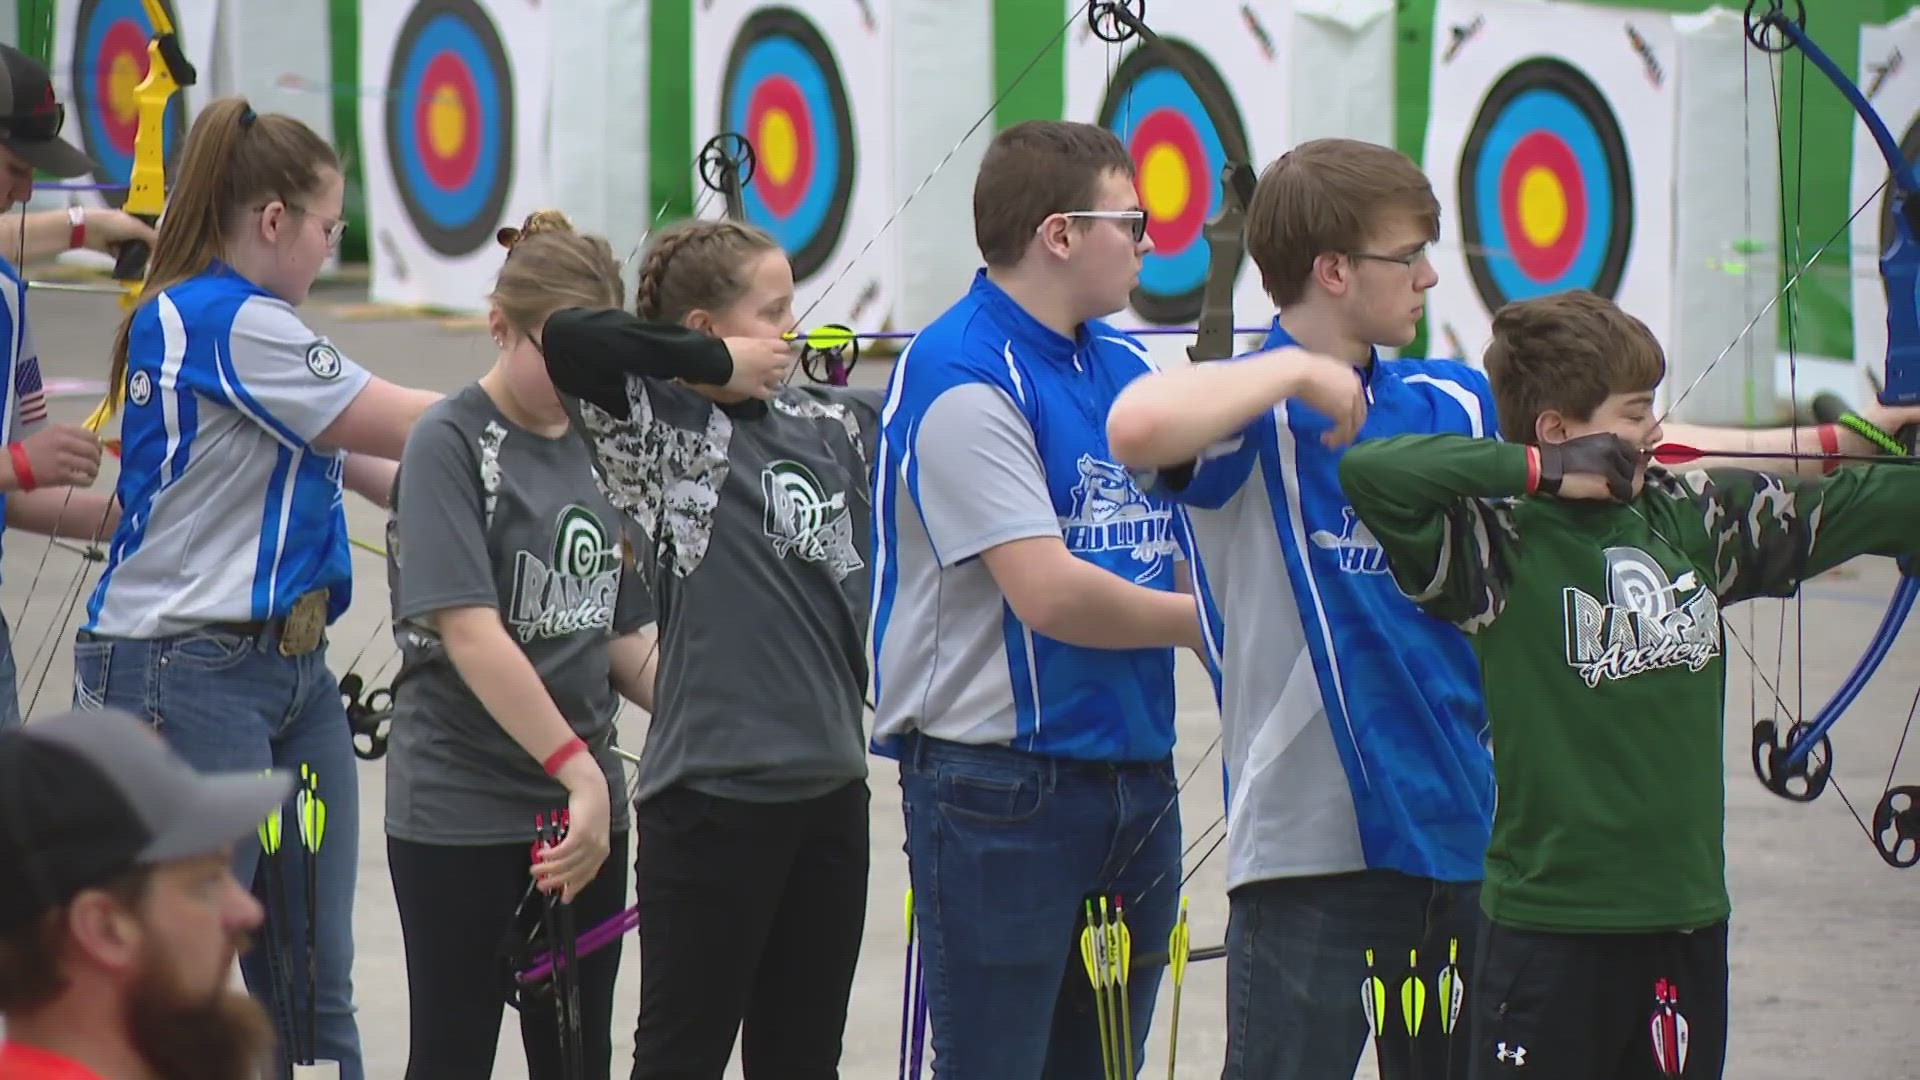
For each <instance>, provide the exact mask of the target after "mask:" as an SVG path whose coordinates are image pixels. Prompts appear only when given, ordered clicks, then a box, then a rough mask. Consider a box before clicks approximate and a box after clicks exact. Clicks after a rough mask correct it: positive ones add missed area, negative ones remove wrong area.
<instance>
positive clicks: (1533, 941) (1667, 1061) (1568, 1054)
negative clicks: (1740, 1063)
mask: <svg viewBox="0 0 1920 1080" xmlns="http://www.w3.org/2000/svg"><path fill="white" fill-rule="evenodd" d="M1469 979H1470V982H1471V985H1470V986H1468V988H1467V1001H1466V1007H1467V1011H1468V1013H1469V1014H1470V1015H1471V1017H1472V1037H1473V1062H1472V1065H1473V1072H1472V1076H1473V1077H1474V1080H1495V1078H1503V1080H1505V1078H1516V1077H1518V1078H1524V1077H1527V1076H1551V1077H1554V1078H1555V1080H1587V1078H1592V1080H1636V1078H1639V1077H1648V1078H1655V1077H1668V1076H1680V1077H1686V1078H1687V1080H1718V1078H1719V1077H1720V1074H1721V1070H1722V1069H1723V1067H1724V1066H1725V1064H1726V1056H1727V924H1726V923H1719V924H1717V925H1714V926H1709V927H1703V928H1702V929H1699V930H1694V931H1691V932H1684V933H1681V932H1675V933H1653V934H1557V933H1544V932H1541V931H1536V930H1522V929H1518V928H1516V927H1511V926H1502V925H1499V924H1497V923H1496V924H1488V923H1487V922H1485V921H1482V923H1481V928H1480V949H1479V961H1478V962H1477V963H1476V964H1475V965H1474V968H1473V971H1472V973H1471V974H1470V975H1469Z"/></svg>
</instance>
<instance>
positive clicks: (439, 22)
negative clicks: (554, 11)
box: [386, 0, 514, 257]
mask: <svg viewBox="0 0 1920 1080" xmlns="http://www.w3.org/2000/svg"><path fill="white" fill-rule="evenodd" d="M436 63H438V64H441V65H445V64H449V63H450V64H452V65H454V66H453V67H452V68H451V69H448V68H446V67H444V66H443V67H441V68H440V71H441V72H442V73H448V72H451V73H453V74H457V75H460V76H463V77H464V81H465V83H466V84H468V85H470V86H471V88H472V97H471V99H458V98H457V99H456V101H455V102H454V103H453V104H454V105H455V106H456V107H457V108H459V109H460V110H461V115H460V116H459V117H458V122H459V125H460V126H459V130H458V133H457V134H458V136H459V138H460V139H461V142H460V143H459V144H458V146H457V150H458V152H459V154H460V156H461V157H463V158H464V157H465V156H467V155H469V154H470V155H471V162H470V164H468V165H467V166H466V167H465V169H464V174H463V175H454V176H448V175H446V173H447V172H448V170H449V168H450V166H447V165H444V164H443V165H441V166H440V167H438V168H436V167H435V166H434V165H433V163H431V162H430V161H429V155H430V154H431V153H432V152H433V151H432V150H431V149H430V148H429V147H427V146H424V145H422V140H423V139H425V138H429V137H430V132H428V131H424V130H422V127H421V111H420V110H421V104H422V102H421V94H422V93H423V92H427V91H432V90H434V89H436V88H435V87H430V86H427V85H426V83H427V80H428V79H429V77H430V76H432V75H433V74H434V70H435V68H434V65H435V64H436ZM388 72H389V79H388V82H389V85H390V86H391V87H392V88H393V89H392V92H391V93H389V94H388V95H387V109H386V145H387V156H388V161H389V168H390V169H391V170H392V172H393V178H394V186H395V187H396V188H398V189H399V193H400V201H401V204H402V205H403V206H404V207H405V208H406V211H407V216H408V218H409V219H410V220H411V222H412V224H413V226H414V229H415V231H416V232H418V233H419V235H420V238H421V240H423V241H424V242H425V243H426V245H427V246H428V247H429V248H432V249H433V250H434V251H436V252H438V253H439V254H441V255H445V256H448V257H457V256H461V255H465V254H468V253H470V252H472V251H474V250H476V249H478V248H479V247H481V246H482V245H483V244H486V243H489V242H491V241H492V240H493V239H494V233H495V231H496V230H497V229H498V228H499V225H500V221H501V214H502V213H503V212H504V211H505V209H506V203H507V190H508V188H509V187H510V186H511V181H512V178H513V154H514V115H513V114H514V100H513V98H514V91H513V73H512V70H511V68H510V67H509V66H508V64H507V56H506V50H505V47H504V45H503V44H502V43H501V40H500V35H499V31H498V30H497V29H496V28H495V27H494V25H493V20H492V19H491V18H489V17H488V15H487V13H486V12H485V11H484V10H482V9H481V7H480V6H479V5H478V4H477V3H475V2H474V0H421V2H420V3H418V4H416V5H415V6H414V8H413V11H412V12H410V13H409V14H408V15H407V20H406V22H405V23H403V24H402V25H401V28H400V32H399V34H398V35H396V37H395V40H394V49H393V62H392V63H391V65H390V66H389V68H388ZM469 107H470V108H471V112H470V113H468V112H467V110H468V109H469ZM427 122H428V123H431V122H432V121H431V119H430V118H429V120H428V121H427ZM436 173H438V174H440V175H436Z"/></svg>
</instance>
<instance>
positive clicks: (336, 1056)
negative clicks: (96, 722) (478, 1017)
mask: <svg viewBox="0 0 1920 1080" xmlns="http://www.w3.org/2000/svg"><path fill="white" fill-rule="evenodd" d="M174 176H175V181H176V182H175V185H174V190H173V193H172V197H171V198H170V199H169V201H168V204H167V212H166V215H165V216H164V217H163V218H162V220H161V223H160V228H159V232H158V239H157V241H156V243H155V244H154V249H153V254H152V257H151V259H150V262H149V276H148V281H147V286H146V288H145V290H144V291H143V292H142V294H141V297H140V301H139V303H138V305H137V306H136V307H135V308H134V309H133V311H132V312H130V313H129V315H128V317H127V319H126V321H125V322H124V323H122V324H121V326H120V331H119V335H118V337H117V339H116V341H115V343H114V349H113V383H112V384H111V385H113V386H114V387H115V389H116V391H118V392H120V393H121V394H122V395H123V396H124V399H125V410H124V415H123V418H122V421H121V462H120V476H119V480H118V485H117V491H116V494H117V496H118V500H119V503H120V506H121V507H122V514H121V517H120V521H119V524H118V527H117V528H116V531H115V533H114V537H113V543H112V546H111V548H110V549H109V552H108V556H107V563H106V568H105V570H104V571H103V573H102V574H101V576H100V581H99V584H98V585H97V586H96V587H95V589H94V591H93V595H92V599H91V601H90V602H89V604H88V606H87V620H86V623H85V624H84V626H83V627H82V629H81V630H80V631H79V632H78V636H77V640H76V642H75V644H74V650H73V654H74V655H73V660H74V698H75V704H76V706H78V707H81V708H99V707H102V706H111V707H115V708H119V709H123V710H125V711H127V712H130V713H132V714H134V715H136V716H143V717H147V718H148V719H149V720H150V721H151V722H152V723H153V725H154V727H155V728H156V729H158V731H159V733H160V734H161V736H162V737H164V738H165V739H166V740H167V741H168V742H169V743H171V744H172V746H173V748H174V749H175V750H176V751H178V752H179V753H180V754H181V755H182V756H183V757H185V758H186V759H187V760H188V761H190V762H192V763H193V764H194V765H195V766H197V767H199V768H202V769H214V770H230V769H240V768H251V769H267V768H278V769H285V770H288V771H298V770H299V769H300V768H301V767H303V766H305V767H307V768H308V769H309V770H310V771H311V772H312V773H313V774H314V775H315V776H316V777H317V778H318V780H317V787H316V790H317V794H318V795H319V797H320V799H321V800H322V801H323V802H324V803H325V805H326V807H327V819H328V820H327V825H326V832H325V834H324V836H323V840H322V843H321V845H320V850H319V853H318V859H317V867H318V868H317V870H316V871H315V872H314V874H313V877H314V881H313V883H312V885H311V886H309V884H308V882H307V874H306V867H305V863H304V860H303V859H302V858H300V857H299V850H300V849H299V846H298V841H297V839H293V840H292V841H291V842H290V843H289V844H288V845H287V847H288V848H289V849H290V853H291V854H292V856H293V857H291V858H289V857H287V856H288V854H289V853H288V852H283V853H282V856H281V858H280V860H279V861H280V865H281V870H282V873H283V874H284V875H285V886H286V888H285V890H284V894H285V899H286V902H287V909H286V910H280V909H278V906H277V905H276V906H275V908H274V909H270V911H269V919H270V920H272V921H274V922H275V923H277V924H278V925H277V926H276V932H282V933H291V932H293V930H292V928H304V927H306V926H307V925H308V924H307V920H308V919H309V918H310V917H311V918H313V919H314V920H315V923H314V925H315V927H316V929H317V934H318V940H317V942H316V948H315V951H314V953H313V967H314V971H313V973H312V975H311V976H309V974H308V972H307V970H306V968H307V963H308V951H307V950H306V949H304V948H294V949H288V950H287V952H288V954H289V955H290V957H291V961H292V964H293V971H292V976H293V977H292V978H291V979H290V980H287V982H286V983H283V985H291V986H294V987H297V988H299V990H298V991H297V995H298V997H299V998H300V1000H299V1002H298V1010H297V1012H296V1011H295V1008H294V1007H295V1004H296V1003H295V1002H290V1001H282V1000H279V996H278V995H277V994H276V993H275V992H274V990H273V987H274V981H273V980H271V979H269V978H268V969H267V960H266V957H267V955H268V950H266V949H263V948H261V949H251V950H248V951H247V952H246V954H245V955H244V957H243V959H242V962H241V968H242V971H243V972H244V974H245V977H246V981H247V986H248V988H249V989H250V990H251V991H252V992H253V993H254V995H255V996H256V997H258V998H260V999H261V1001H262V1002H263V1004H264V1005H265V1006H266V1007H267V1009H268V1012H269V1014H270V1015H273V1016H274V1017H275V1018H276V1019H277V1020H278V1021H279V1023H280V1025H281V1035H282V1039H283V1041H286V1040H289V1034H288V1028H289V1025H290V1024H291V1023H292V1021H293V1018H294V1017H295V1016H300V1017H304V1016H305V1015H306V1014H307V1010H308V1009H309V1008H311V1009H312V1010H313V1014H314V1016H315V1020H314V1022H313V1024H314V1027H313V1034H314V1043H313V1046H312V1051H313V1057H315V1058H316V1059H318V1060H321V1061H335V1062H338V1063H339V1068H340V1076H341V1078H342V1080H361V1078H362V1076H363V1075H364V1070H363V1067H362V1063H361V1052H360V1038H359V1034H358V1031H357V1029H356V1026H355V1023H354V1016H353V988H352V981H351V978H350V968H351V966H352V962H353V895H354V887H355V874H356V871H357V867H358V863H359V857H360V843H359V804H360V797H359V789H358V786H357V784H356V780H355V777H356V768H355V759H354V756H353V748H352V743H351V741H350V736H349V733H348V729H347V720H346V714H345V710H344V708H343V706H342V701H341V697H340V692H339V686H338V684H337V682H336V681H335V679H334V676H333V674H332V673H331V672H330V671H329V670H328V667H327V649H326V642H325V630H326V627H327V626H328V625H330V624H331V623H333V622H334V620H336V619H338V618H339V617H340V615H341V614H342V613H343V612H344V611H345V610H346V608H347V604H348V602H349V601H350V600H351V598H352V588H353V568H352V563H351V562H350V560H349V557H348V547H347V527H346V515H345V507H344V504H343V503H342V501H341V499H342V493H343V485H344V487H351V488H352V489H353V490H354V491H356V492H358V493H360V494H361V495H363V496H365V497H367V498H369V499H371V500H373V501H375V502H377V503H384V502H385V501H386V495H387V491H388V488H389V486H390V484H391V481H392V476H393V470H394V467H395V462H394V459H397V458H398V457H399V456H400V451H401V448H402V447H403V446H404V445H405V443H406V438H407V432H408V431H409V430H410V429H411V428H412V426H413V423H414V420H415V419H416V418H417V417H418V416H419V415H420V414H421V412H422V411H423V410H425V408H426V407H427V405H428V404H429V403H431V402H432V401H433V400H434V399H435V396H436V395H433V394H430V393H426V392H424V391H419V390H410V389H406V388H403V387H399V386H395V385H394V384H392V383H389V382H387V381H386V380H384V379H381V378H378V377H376V376H374V375H373V374H371V373H370V372H368V371H367V370H366V369H365V368H363V367H361V366H360V365H359V364H356V363H354V362H353V360H352V359H350V358H348V357H347V356H345V355H344V354H342V353H341V352H340V350H339V349H338V348H336V347H335V346H334V345H333V344H331V343H330V342H328V341H327V340H326V339H325V338H324V337H322V336H321V335H319V334H318V333H315V332H314V331H313V330H312V329H310V328H309V327H307V326H306V324H305V323H303V322H302V321H301V319H300V316H299V315H298V314H296V313H295V308H296V307H297V306H298V305H299V304H300V303H301V302H302V301H304V300H305V299H306V297H307V292H308V290H309V289H310V288H311V287H312V285H313V281H314V278H315V277H316V276H318V274H319V272H320V268H321V266H322V265H323V264H324V263H325V262H326V259H327V254H328V252H329V251H331V250H332V249H333V248H334V246H335V245H337V244H338V243H339V241H340V235H341V233H342V232H343V231H344V230H345V228H346V219H345V218H343V217H342V216H341V213H342V211H341V199H342V193H343V190H344V181H343V178H342V176H341V172H340V165H339V161H338V160H337V159H336V157H335V155H334V152H333V148H332V147H330V146H328V145H327V144H326V142H325V141H323V140H322V139H321V138H320V137H319V136H317V135H316V134H314V132H313V131H312V130H311V129H309V128H308V127H307V126H306V125H304V124H302V123H301V122H300V121H298V120H296V119H294V118H292V117H289V116H282V115H273V114H270V115H260V114H257V113H255V112H254V110H253V108H252V107H251V106H250V105H248V103H247V102H246V100H245V99H244V98H238V97H229V98H222V99H219V100H217V101H214V102H212V103H210V104H208V105H207V106H206V107H205V108H204V109H202V110H201V112H200V114H199V116H198V117H197V118H196V119H195V120H194V123H193V127H192V129H191V130H190V131H189V132H188V134H187V138H186V142H185V145H184V146H183V148H182V150H181V153H180V156H179V159H178V164H177V166H176V168H175V173H174ZM292 820H293V819H292V818H291V817H290V816H289V818H288V821H289V822H291V821H292ZM287 836H288V837H289V838H295V837H296V836H297V834H296V833H294V832H293V831H292V830H288V832H287ZM259 857H260V848H259V846H258V845H256V844H243V845H240V846H239V848H238V850H237V851H236V853H235V860H234V861H235V872H236V874H237V875H238V876H239V878H240V880H241V881H243V882H251V881H252V880H253V878H254V872H255V869H256V866H257V865H258V862H259ZM310 894H312V895H315V896H316V897H317V899H316V902H315V908H316V910H314V911H312V912H309V911H308V910H307V897H308V896H309V895H310ZM290 940H297V939H290ZM309 985H312V986H314V987H316V992H315V993H314V995H313V999H314V1000H313V1001H311V1002H309V1001H308V1000H306V998H307V995H306V992H305V988H306V987H307V986H309ZM300 1027H301V1028H304V1027H305V1023H304V1022H302V1023H301V1024H300ZM282 1049H283V1054H284V1053H287V1052H290V1051H291V1046H288V1045H283V1048H282Z"/></svg>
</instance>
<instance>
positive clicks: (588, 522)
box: [553, 506, 620, 578]
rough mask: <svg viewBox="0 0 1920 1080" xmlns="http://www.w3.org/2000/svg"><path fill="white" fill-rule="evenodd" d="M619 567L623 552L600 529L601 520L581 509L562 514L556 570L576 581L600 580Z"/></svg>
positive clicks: (555, 552)
mask: <svg viewBox="0 0 1920 1080" xmlns="http://www.w3.org/2000/svg"><path fill="white" fill-rule="evenodd" d="M618 565H620V549H619V548H618V547H616V546H615V545H614V544H613V542H612V541H611V539H610V538H609V537H608V536H607V531H606V530H605V529H603V528H601V527H600V519H599V518H596V517H594V516H593V514H592V513H590V512H589V511H587V510H585V509H583V508H582V507H578V506H569V507H567V509H566V510H565V512H563V513H562V514H561V515H560V524H559V528H558V529H557V530H556V532H555V536H554V542H553V568H554V570H555V571H556V572H558V573H561V574H567V575H570V576H572V577H577V578H591V577H597V576H599V575H601V574H605V573H608V572H609V571H611V570H613V569H614V567H616V566H618Z"/></svg>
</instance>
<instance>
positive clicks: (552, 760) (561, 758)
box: [540, 735, 587, 776]
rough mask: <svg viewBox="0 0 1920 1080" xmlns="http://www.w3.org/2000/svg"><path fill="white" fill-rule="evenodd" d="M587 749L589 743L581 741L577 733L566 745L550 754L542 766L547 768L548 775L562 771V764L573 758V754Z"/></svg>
mask: <svg viewBox="0 0 1920 1080" xmlns="http://www.w3.org/2000/svg"><path fill="white" fill-rule="evenodd" d="M586 750H587V744H586V743H585V742H582V741H581V739H580V736H578V735H575V736H574V737H573V738H572V739H571V740H569V741H568V742H567V743H566V745H564V746H562V747H561V748H560V749H558V750H555V751H554V752H553V753H551V754H548V755H547V760H546V761H545V762H543V763H542V764H541V766H540V767H541V768H543V769H545V770H547V775H548V776H553V775H554V774H556V773H558V772H559V771H560V767H561V766H563V765H565V764H566V763H567V762H569V761H572V760H573V755H575V754H584V753H586Z"/></svg>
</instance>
